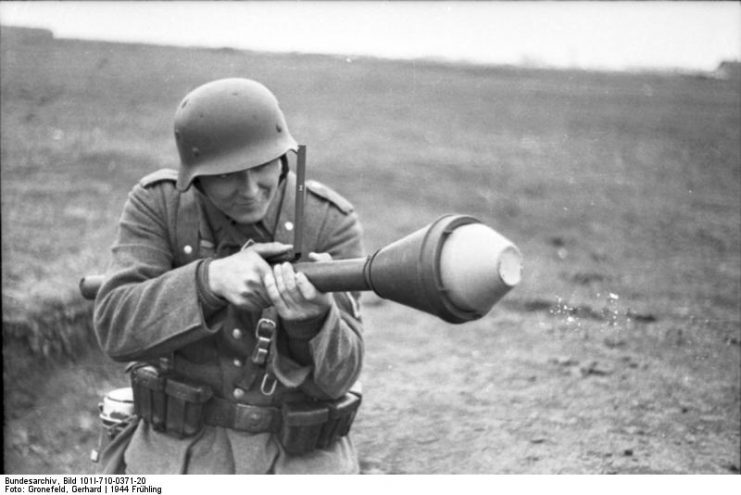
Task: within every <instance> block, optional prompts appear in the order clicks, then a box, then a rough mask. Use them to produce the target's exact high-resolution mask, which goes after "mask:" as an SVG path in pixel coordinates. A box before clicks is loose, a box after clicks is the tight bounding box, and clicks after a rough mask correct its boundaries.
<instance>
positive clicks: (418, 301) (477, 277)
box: [80, 215, 522, 323]
mask: <svg viewBox="0 0 741 495" xmlns="http://www.w3.org/2000/svg"><path fill="white" fill-rule="evenodd" d="M294 268H295V270H296V271H298V272H303V273H304V274H305V275H306V277H307V278H308V279H309V280H310V281H311V282H312V283H313V284H314V286H315V287H316V288H317V289H319V290H320V291H322V292H344V291H368V290H370V291H373V292H375V293H376V294H377V295H378V296H380V297H382V298H384V299H389V300H392V301H395V302H397V303H400V304H403V305H405V306H410V307H412V308H415V309H418V310H420V311H424V312H426V313H430V314H432V315H435V316H437V317H439V318H441V319H443V320H445V321H447V322H449V323H464V322H467V321H472V320H476V319H479V318H481V317H482V316H484V315H486V314H487V313H488V312H489V311H490V310H491V308H492V307H494V305H495V304H496V303H497V301H499V300H500V299H501V298H502V297H503V296H504V295H505V294H506V293H507V292H509V290H510V289H512V288H513V287H514V286H516V285H517V284H518V283H519V282H520V278H521V274H522V255H521V254H520V251H519V250H518V249H517V247H516V246H515V245H514V244H513V243H512V242H511V241H509V240H507V239H506V238H505V237H504V236H502V235H501V234H499V233H497V232H496V231H495V230H493V229H491V228H490V227H487V226H486V225H484V224H482V223H481V222H479V221H478V220H476V219H475V218H473V217H470V216H465V215H446V216H443V217H441V218H439V219H437V220H436V221H434V222H432V223H431V224H430V225H428V226H427V227H424V228H422V229H420V230H418V231H416V232H414V233H412V234H409V235H408V236H406V237H403V238H402V239H399V240H398V241H396V242H393V243H391V244H389V245H387V246H385V247H383V248H381V249H379V250H378V251H376V252H375V253H374V254H372V255H370V256H367V257H365V258H353V259H344V260H334V261H320V262H305V261H299V262H297V263H294ZM101 282H102V277H101V276H95V275H93V276H89V277H85V278H83V279H82V280H81V281H80V291H81V292H82V294H83V296H85V297H87V298H88V299H93V298H95V294H96V293H97V291H98V288H99V287H100V284H101Z"/></svg>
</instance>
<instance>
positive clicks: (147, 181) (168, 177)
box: [139, 168, 201, 268]
mask: <svg viewBox="0 0 741 495" xmlns="http://www.w3.org/2000/svg"><path fill="white" fill-rule="evenodd" d="M177 178H178V172H177V170H173V169H171V168H162V169H160V170H157V171H155V172H152V173H151V174H149V175H146V176H144V177H143V178H142V179H141V180H140V181H139V184H140V185H141V186H142V187H152V186H154V185H156V184H158V183H160V182H163V181H169V182H173V183H176V182H177ZM176 194H177V196H176V197H177V200H176V202H175V205H174V206H175V231H174V232H170V233H169V234H170V249H172V253H173V266H174V267H176V268H177V267H179V266H183V265H187V264H188V263H190V262H191V261H193V260H195V259H197V258H198V251H199V247H200V245H199V228H200V219H201V218H200V209H199V206H198V201H197V199H196V194H195V192H194V191H193V187H190V188H188V189H187V190H186V191H183V192H177V193H176Z"/></svg>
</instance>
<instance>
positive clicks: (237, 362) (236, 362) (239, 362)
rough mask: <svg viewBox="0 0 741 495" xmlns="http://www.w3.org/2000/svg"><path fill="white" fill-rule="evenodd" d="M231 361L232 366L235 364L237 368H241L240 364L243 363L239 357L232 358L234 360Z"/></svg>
mask: <svg viewBox="0 0 741 495" xmlns="http://www.w3.org/2000/svg"><path fill="white" fill-rule="evenodd" d="M233 362H234V366H236V367H237V368H241V367H242V364H243V363H242V360H241V359H238V358H234V361H233Z"/></svg>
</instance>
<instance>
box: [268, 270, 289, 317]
mask: <svg viewBox="0 0 741 495" xmlns="http://www.w3.org/2000/svg"><path fill="white" fill-rule="evenodd" d="M263 284H264V285H265V292H267V294H268V297H269V298H270V302H272V303H273V306H275V307H276V308H277V309H283V308H285V305H286V303H285V301H283V298H282V297H281V294H280V289H278V284H277V281H276V279H275V277H274V276H273V274H272V273H266V274H265V276H264V277H263Z"/></svg>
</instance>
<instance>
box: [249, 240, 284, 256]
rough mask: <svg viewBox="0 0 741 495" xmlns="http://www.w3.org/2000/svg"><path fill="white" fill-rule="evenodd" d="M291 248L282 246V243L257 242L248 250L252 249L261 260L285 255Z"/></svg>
mask: <svg viewBox="0 0 741 495" xmlns="http://www.w3.org/2000/svg"><path fill="white" fill-rule="evenodd" d="M291 248H293V246H292V245H291V244H283V243H282V242H258V243H255V244H253V245H251V246H250V247H249V248H248V249H252V250H253V251H254V252H256V253H257V254H259V255H260V256H261V257H263V258H270V257H272V256H278V255H280V254H285V253H287V252H288V251H290V250H291Z"/></svg>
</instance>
